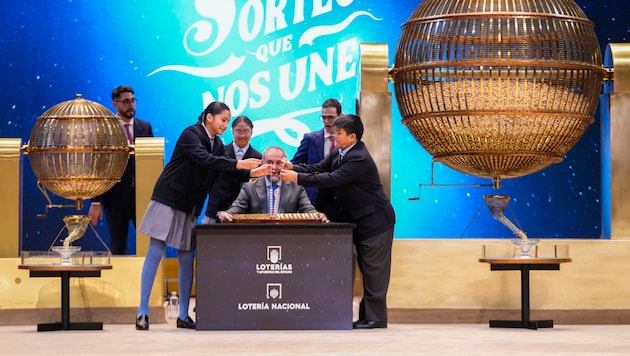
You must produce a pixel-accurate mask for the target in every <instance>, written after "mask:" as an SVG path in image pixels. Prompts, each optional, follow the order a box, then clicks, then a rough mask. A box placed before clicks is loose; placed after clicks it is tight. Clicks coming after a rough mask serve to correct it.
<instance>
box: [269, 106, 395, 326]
mask: <svg viewBox="0 0 630 356" xmlns="http://www.w3.org/2000/svg"><path fill="white" fill-rule="evenodd" d="M334 130H335V139H336V141H337V148H338V149H339V150H338V152H333V153H331V154H330V155H328V156H326V157H325V158H324V160H323V161H321V162H319V163H315V164H306V165H305V164H291V163H290V162H287V163H286V165H285V168H286V169H285V170H283V171H282V173H281V174H280V178H281V179H282V180H283V181H285V182H297V183H298V184H300V185H302V186H305V187H319V188H332V187H334V188H336V191H335V194H336V195H335V197H336V200H335V201H336V203H337V204H338V206H339V211H340V216H341V217H342V220H334V219H331V221H333V222H348V223H353V224H355V225H356V227H355V229H354V231H353V243H354V246H355V248H356V252H357V263H358V265H359V269H360V270H361V272H362V273H363V293H364V295H363V299H362V300H361V304H360V308H359V320H358V321H357V322H355V323H353V327H354V328H355V329H374V328H386V327H387V302H386V297H387V289H388V287H389V278H390V270H391V261H392V256H391V252H392V241H393V237H394V223H395V215H394V208H393V207H392V205H391V203H390V201H389V198H388V197H387V195H386V194H385V191H384V190H383V185H382V184H381V181H380V178H379V174H378V169H377V167H376V163H375V162H374V160H373V159H372V156H371V155H370V153H369V152H368V150H367V148H366V146H365V143H363V142H362V141H361V137H362V136H363V123H362V122H361V119H360V118H359V117H358V116H356V115H342V116H340V117H339V118H337V120H336V121H335V124H334ZM291 169H293V170H291ZM329 218H330V217H329Z"/></svg>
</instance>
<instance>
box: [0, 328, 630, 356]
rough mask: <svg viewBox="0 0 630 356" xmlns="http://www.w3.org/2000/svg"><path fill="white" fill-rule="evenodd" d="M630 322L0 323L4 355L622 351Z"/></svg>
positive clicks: (587, 353) (586, 352)
mask: <svg viewBox="0 0 630 356" xmlns="http://www.w3.org/2000/svg"><path fill="white" fill-rule="evenodd" d="M628 335H630V325H556V326H555V327H554V328H553V329H539V330H527V329H498V328H492V329H491V328H489V327H488V326H487V325H484V324H390V325H389V327H388V328H387V329H375V330H352V331H195V330H186V329H177V328H175V325H174V323H173V322H172V321H171V322H169V323H163V324H154V325H151V330H149V331H136V330H135V328H134V325H133V324H131V323H130V324H110V325H108V324H106V325H104V328H103V330H102V331H63V332H61V331H52V332H37V331H36V326H35V325H23V326H1V327H0V350H2V353H3V354H5V355H42V354H57V355H61V354H64V355H130V354H147V355H166V354H169V355H175V354H177V355H182V354H184V355H219V354H221V355H228V354H229V355H234V354H247V355H249V354H252V355H253V354H256V355H324V354H326V355H331V354H336V355H367V354H374V355H394V354H396V355H401V354H402V355H409V354H427V355H484V356H491V355H502V356H503V355H506V354H508V355H578V354H580V355H627V354H628V346H630V342H629V341H628Z"/></svg>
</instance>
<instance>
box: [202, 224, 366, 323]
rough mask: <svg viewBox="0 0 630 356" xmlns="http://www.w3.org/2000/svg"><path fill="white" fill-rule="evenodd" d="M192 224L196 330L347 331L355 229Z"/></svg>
mask: <svg viewBox="0 0 630 356" xmlns="http://www.w3.org/2000/svg"><path fill="white" fill-rule="evenodd" d="M353 227H354V225H353V224H339V223H326V224H323V223H292V222H290V223H237V224H208V225H197V227H196V231H195V233H196V238H197V297H196V308H197V309H196V315H197V320H196V321H197V330H322V329H331V330H346V329H352V282H353V275H352V272H353V261H352V228H353Z"/></svg>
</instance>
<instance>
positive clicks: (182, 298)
mask: <svg viewBox="0 0 630 356" xmlns="http://www.w3.org/2000/svg"><path fill="white" fill-rule="evenodd" d="M165 248H166V244H165V243H164V241H160V240H157V239H153V238H152V239H151V242H150V243H149V250H148V251H147V257H146V258H145V259H144V265H143V266H142V276H141V277H140V306H139V307H138V315H149V296H150V295H151V289H152V288H153V282H154V281H155V274H156V273H157V269H158V266H159V265H160V261H161V260H162V256H164V249H165ZM177 262H178V263H179V275H178V276H177V278H178V284H179V318H180V319H182V320H186V317H188V306H189V305H190V293H191V292H192V283H193V262H194V252H193V251H182V250H177Z"/></svg>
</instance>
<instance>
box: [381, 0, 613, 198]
mask: <svg viewBox="0 0 630 356" xmlns="http://www.w3.org/2000/svg"><path fill="white" fill-rule="evenodd" d="M593 27H594V26H593V23H592V22H591V21H589V20H588V19H587V18H586V16H585V14H584V12H583V11H582V10H581V9H580V7H579V6H578V5H577V4H576V3H575V2H573V1H572V0H522V1H512V0H461V1H443V0H424V1H422V3H421V4H420V5H419V6H418V7H417V8H416V9H415V11H414V12H413V14H412V15H411V16H410V17H409V19H408V20H407V22H405V23H404V24H403V26H402V34H401V36H400V38H399V42H398V46H397V49H396V55H395V60H394V68H393V69H392V70H391V73H390V74H391V77H392V80H393V82H394V90H395V94H396V99H397V102H398V107H399V109H400V113H401V115H402V118H403V123H404V124H405V125H406V126H407V128H408V129H409V131H410V132H411V134H412V135H413V136H414V137H415V138H416V140H417V141H418V142H419V143H420V145H422V147H424V148H425V149H426V150H427V151H428V152H429V153H430V154H431V155H432V156H433V159H434V161H437V162H441V163H443V164H445V165H447V166H448V167H451V168H453V169H455V170H457V171H460V172H463V173H467V174H471V175H475V176H479V177H486V178H491V179H493V180H494V182H495V186H496V187H499V186H500V181H501V179H503V178H513V177H519V176H523V175H526V174H530V173H533V172H536V171H539V170H541V169H543V168H545V167H547V166H549V165H550V164H552V163H557V162H560V161H562V159H563V156H564V155H565V154H566V153H567V152H568V151H569V150H570V149H571V148H572V147H573V146H574V145H575V143H576V142H577V141H578V140H579V139H580V137H581V136H582V135H583V133H584V131H585V130H586V128H587V127H588V125H590V124H591V123H593V121H594V119H593V114H594V112H595V108H596V106H597V102H598V100H599V93H600V88H601V84H602V79H603V76H604V69H603V67H602V63H601V53H600V48H599V44H598V42H597V38H596V36H595V32H594V28H593Z"/></svg>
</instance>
